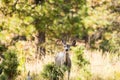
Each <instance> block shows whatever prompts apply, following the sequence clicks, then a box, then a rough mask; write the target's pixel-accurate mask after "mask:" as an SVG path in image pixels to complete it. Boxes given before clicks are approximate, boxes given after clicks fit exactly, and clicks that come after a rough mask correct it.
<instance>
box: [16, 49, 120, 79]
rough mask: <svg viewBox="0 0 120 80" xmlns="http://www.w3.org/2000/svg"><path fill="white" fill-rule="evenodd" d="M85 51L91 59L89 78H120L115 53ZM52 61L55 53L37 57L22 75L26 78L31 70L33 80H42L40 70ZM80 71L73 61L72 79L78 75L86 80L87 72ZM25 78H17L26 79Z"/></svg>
mask: <svg viewBox="0 0 120 80" xmlns="http://www.w3.org/2000/svg"><path fill="white" fill-rule="evenodd" d="M84 53H85V57H86V58H87V59H88V60H89V61H90V66H89V69H90V70H89V71H90V72H91V75H92V76H91V77H88V78H87V80H120V60H119V58H118V57H117V56H115V55H114V57H113V55H111V54H109V53H105V54H104V55H102V52H101V51H97V50H96V51H90V50H85V51H84ZM73 56H74V54H71V58H72V59H73ZM50 62H54V55H46V57H45V58H44V59H43V60H38V59H35V60H34V61H32V62H30V63H26V65H25V67H26V72H24V75H21V76H22V77H23V78H25V75H26V74H27V72H28V71H30V72H31V74H32V75H33V77H34V79H33V80H41V79H42V78H41V76H40V72H41V71H42V69H43V67H44V65H45V64H48V63H50ZM80 71H81V69H79V68H78V67H77V65H76V64H74V62H73V64H72V69H71V77H70V78H71V80H76V79H77V78H78V77H80V78H81V80H86V78H84V77H83V75H84V74H85V73H84V72H82V71H81V72H80ZM35 77H36V78H35ZM65 77H66V76H65ZM23 78H21V79H20V78H19V79H17V80H24V79H23ZM77 80H78V79H77Z"/></svg>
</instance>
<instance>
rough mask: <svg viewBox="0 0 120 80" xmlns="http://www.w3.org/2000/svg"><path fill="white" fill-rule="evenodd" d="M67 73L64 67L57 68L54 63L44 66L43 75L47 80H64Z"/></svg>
mask: <svg viewBox="0 0 120 80" xmlns="http://www.w3.org/2000/svg"><path fill="white" fill-rule="evenodd" d="M65 71H66V68H65V67H64V66H63V67H62V68H61V67H58V66H56V65H55V64H54V63H49V64H47V65H45V66H44V69H43V71H42V73H41V75H42V77H43V78H45V79H46V80H60V79H61V80H63V76H64V72H65Z"/></svg>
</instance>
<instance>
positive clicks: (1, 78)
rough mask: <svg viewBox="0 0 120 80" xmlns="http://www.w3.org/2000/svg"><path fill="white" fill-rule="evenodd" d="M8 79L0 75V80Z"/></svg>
mask: <svg viewBox="0 0 120 80" xmlns="http://www.w3.org/2000/svg"><path fill="white" fill-rule="evenodd" d="M7 79H8V77H7V76H6V75H5V74H1V75H0V80H7Z"/></svg>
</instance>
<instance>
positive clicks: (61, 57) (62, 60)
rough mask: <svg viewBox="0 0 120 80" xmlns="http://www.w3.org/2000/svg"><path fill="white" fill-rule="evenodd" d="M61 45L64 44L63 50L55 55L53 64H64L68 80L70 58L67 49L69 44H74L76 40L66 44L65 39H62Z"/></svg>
mask: <svg viewBox="0 0 120 80" xmlns="http://www.w3.org/2000/svg"><path fill="white" fill-rule="evenodd" d="M62 43H63V46H64V51H62V52H60V53H58V54H57V55H56V57H55V64H56V66H60V67H61V66H63V65H64V66H65V67H67V69H68V80H69V77H70V70H71V65H72V64H71V59H70V56H69V50H70V47H71V46H75V44H76V41H75V40H74V41H73V42H72V44H71V45H69V44H66V42H65V41H63V40H62Z"/></svg>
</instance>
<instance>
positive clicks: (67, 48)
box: [62, 41, 76, 52]
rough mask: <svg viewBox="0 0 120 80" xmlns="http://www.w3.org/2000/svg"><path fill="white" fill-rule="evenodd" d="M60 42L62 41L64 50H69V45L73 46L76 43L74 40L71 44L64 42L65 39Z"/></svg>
mask: <svg viewBox="0 0 120 80" xmlns="http://www.w3.org/2000/svg"><path fill="white" fill-rule="evenodd" d="M62 43H63V46H64V50H65V51H66V52H67V51H69V50H70V47H71V46H75V45H76V42H75V41H73V42H72V44H66V42H65V41H62Z"/></svg>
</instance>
